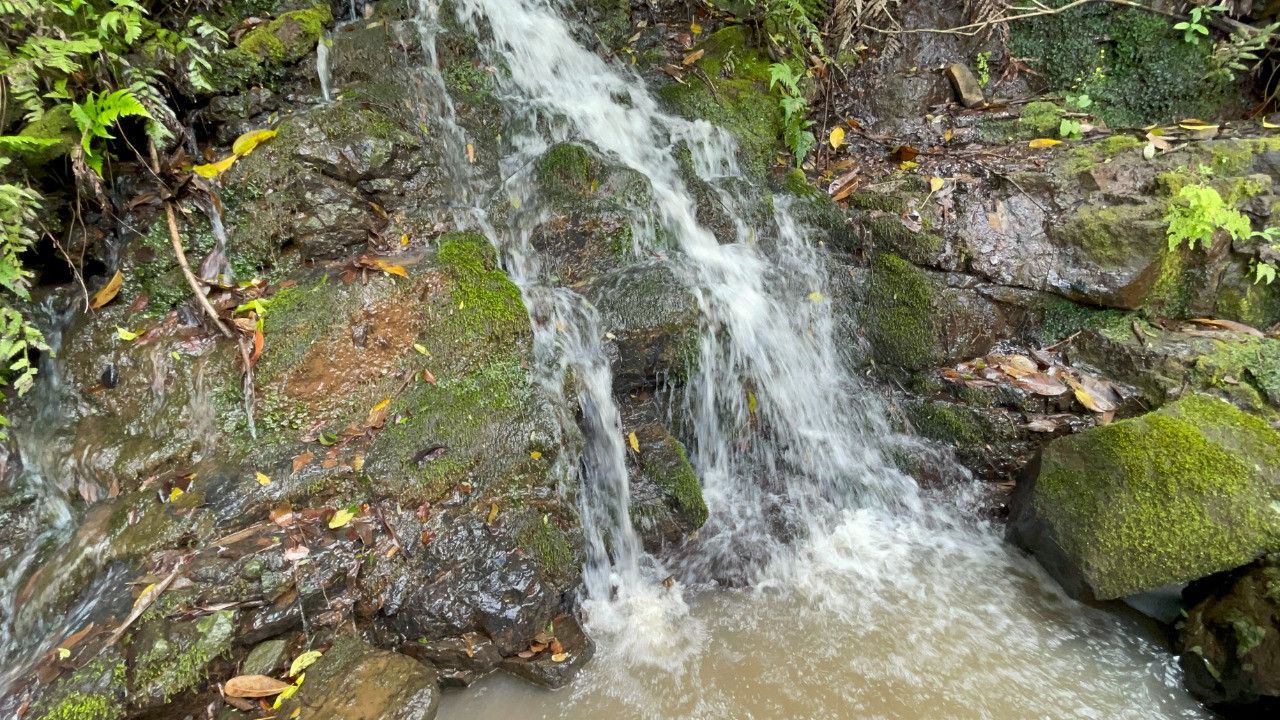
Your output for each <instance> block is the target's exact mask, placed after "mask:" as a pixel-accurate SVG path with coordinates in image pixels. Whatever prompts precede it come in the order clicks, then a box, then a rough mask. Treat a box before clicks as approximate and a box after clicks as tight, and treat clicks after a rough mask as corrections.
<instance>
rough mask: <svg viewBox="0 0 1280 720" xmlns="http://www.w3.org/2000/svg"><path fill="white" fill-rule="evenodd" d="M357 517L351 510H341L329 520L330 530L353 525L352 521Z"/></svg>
mask: <svg viewBox="0 0 1280 720" xmlns="http://www.w3.org/2000/svg"><path fill="white" fill-rule="evenodd" d="M355 516H356V514H355V513H353V512H351V511H350V510H348V509H346V508H340V509H339V510H338V511H337V512H335V513H334V514H333V517H331V518H329V529H330V530H337V529H339V528H344V527H346V526H348V525H350V524H351V519H352V518H354V517H355Z"/></svg>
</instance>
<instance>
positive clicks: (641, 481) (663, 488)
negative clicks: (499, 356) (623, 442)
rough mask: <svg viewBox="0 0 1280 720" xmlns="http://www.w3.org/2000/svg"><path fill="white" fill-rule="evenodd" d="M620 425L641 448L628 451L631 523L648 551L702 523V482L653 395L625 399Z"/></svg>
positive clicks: (680, 539)
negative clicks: (633, 437) (632, 435)
mask: <svg viewBox="0 0 1280 720" xmlns="http://www.w3.org/2000/svg"><path fill="white" fill-rule="evenodd" d="M622 425H623V431H624V432H626V433H628V434H629V433H635V436H636V443H637V444H638V445H639V446H640V450H639V452H633V453H628V470H629V473H630V479H631V481H630V485H629V488H630V492H631V504H630V508H631V523H632V525H633V526H634V527H635V530H636V532H637V533H639V534H640V538H641V540H642V541H643V542H644V546H645V549H646V550H648V551H650V552H658V551H660V550H661V549H663V548H667V547H672V546H675V545H679V544H680V543H682V542H683V541H684V540H685V539H686V538H688V537H689V536H690V535H691V534H692V533H694V532H696V531H697V530H698V528H700V527H702V526H703V525H704V524H705V523H706V521H707V504H706V500H705V499H704V498H703V496H702V485H701V482H700V480H699V479H698V475H697V473H696V472H695V471H694V469H693V465H692V464H691V463H690V462H689V456H688V454H687V452H686V451H685V447H684V445H683V444H682V443H681V442H680V441H679V440H677V439H676V438H675V437H674V436H673V435H672V434H671V431H670V430H669V429H668V427H667V423H666V422H665V420H664V413H663V412H662V411H661V408H660V403H659V402H658V400H657V399H656V398H653V397H649V396H647V395H641V396H633V397H628V398H627V399H626V400H625V401H624V402H623V405H622Z"/></svg>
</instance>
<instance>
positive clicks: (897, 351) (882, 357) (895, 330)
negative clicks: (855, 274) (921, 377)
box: [863, 253, 941, 371]
mask: <svg viewBox="0 0 1280 720" xmlns="http://www.w3.org/2000/svg"><path fill="white" fill-rule="evenodd" d="M933 296H934V287H933V284H932V283H931V282H930V281H929V278H928V277H927V276H926V275H925V274H924V271H922V270H920V269H919V268H917V267H915V266H914V265H912V264H911V263H909V262H907V261H906V260H903V259H902V258H901V257H898V256H897V255H894V254H892V253H882V254H879V255H876V257H875V258H874V259H873V260H872V264H871V282H870V285H869V286H868V289H867V298H866V305H865V308H864V310H863V312H864V323H865V327H866V329H867V338H868V340H869V341H870V342H871V349H872V353H873V355H874V357H875V360H876V362H877V363H879V364H881V365H884V366H887V367H888V368H891V369H896V370H905V371H917V370H922V369H924V368H927V367H931V366H933V365H934V364H936V363H937V362H938V360H939V359H940V356H941V353H940V352H939V350H938V348H937V346H936V344H935V340H934V325H933Z"/></svg>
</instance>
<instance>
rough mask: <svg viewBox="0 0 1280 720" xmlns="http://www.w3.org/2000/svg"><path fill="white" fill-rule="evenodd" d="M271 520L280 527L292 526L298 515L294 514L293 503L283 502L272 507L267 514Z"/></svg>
mask: <svg viewBox="0 0 1280 720" xmlns="http://www.w3.org/2000/svg"><path fill="white" fill-rule="evenodd" d="M267 517H268V518H270V519H271V522H273V523H275V524H276V525H279V526H280V527H286V528H287V527H291V526H292V525H293V524H294V522H295V521H296V520H297V516H295V515H294V514H293V505H291V504H290V503H288V502H282V503H280V504H279V505H277V506H275V507H273V508H271V512H270V513H268V514H267Z"/></svg>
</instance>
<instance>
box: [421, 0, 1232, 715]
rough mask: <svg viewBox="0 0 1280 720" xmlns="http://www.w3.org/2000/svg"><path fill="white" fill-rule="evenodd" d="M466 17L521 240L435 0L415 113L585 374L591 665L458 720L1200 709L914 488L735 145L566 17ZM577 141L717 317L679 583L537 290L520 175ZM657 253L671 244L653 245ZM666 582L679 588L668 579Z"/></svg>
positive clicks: (955, 507) (546, 369)
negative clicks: (714, 204) (751, 187)
mask: <svg viewBox="0 0 1280 720" xmlns="http://www.w3.org/2000/svg"><path fill="white" fill-rule="evenodd" d="M453 4H454V6H455V7H456V10H457V13H458V19H459V21H460V22H461V23H462V24H463V25H464V26H465V27H467V28H469V29H470V31H471V32H472V33H473V34H475V35H476V36H477V37H478V38H482V44H483V45H484V47H485V49H486V51H487V52H488V53H489V54H490V58H489V59H490V61H491V62H492V64H493V65H494V66H497V67H501V68H503V72H501V73H499V78H498V80H499V84H500V94H501V96H502V98H503V101H504V104H505V107H506V110H507V113H508V115H509V118H508V120H509V123H508V126H509V127H508V132H506V133H505V134H506V136H507V142H508V143H509V145H510V146H511V148H512V150H511V154H510V156H509V157H508V158H506V159H505V161H504V162H503V164H502V169H503V177H504V179H505V180H504V186H503V188H501V190H503V191H505V192H506V194H507V195H509V196H510V197H511V198H512V200H513V202H512V206H513V207H515V208H518V209H517V210H516V211H515V212H513V213H512V214H511V217H510V219H509V222H507V223H506V224H505V227H502V228H495V227H492V226H490V224H489V222H488V220H487V218H486V217H485V215H484V213H483V212H482V210H481V209H480V208H482V207H483V200H482V198H483V197H485V193H486V192H493V191H494V188H482V187H478V185H477V180H476V178H475V177H473V174H472V173H471V171H470V170H469V169H468V167H467V162H466V160H465V159H464V158H463V157H462V156H460V155H458V153H459V152H460V151H462V150H463V148H465V145H466V137H465V130H463V129H462V128H461V127H459V126H458V124H457V122H456V119H455V115H454V108H453V105H452V102H451V100H450V99H449V98H448V96H447V93H445V88H444V83H443V82H442V81H441V79H440V76H439V67H438V65H437V59H436V53H435V48H434V41H435V34H436V33H438V32H439V29H440V25H439V22H438V20H439V18H438V16H437V13H438V3H437V2H436V1H435V0H419V29H420V30H421V32H422V41H423V45H424V47H425V48H426V54H427V56H428V58H429V60H430V65H431V66H430V67H428V68H426V69H424V71H423V86H424V88H425V89H426V90H427V93H426V96H427V97H428V98H429V99H430V101H429V102H428V103H427V105H426V107H425V108H424V116H430V119H431V121H432V123H433V124H434V126H435V127H440V128H441V129H442V130H443V132H444V136H445V138H446V146H447V147H450V149H451V155H453V157H452V159H451V160H450V167H451V169H453V170H454V177H455V179H457V180H458V181H459V182H458V187H460V188H462V190H461V191H460V193H459V197H458V198H457V201H458V204H457V207H458V212H457V213H456V215H457V219H458V222H459V224H461V225H465V226H469V227H474V228H478V229H480V230H482V231H483V232H485V233H486V235H488V236H489V237H490V239H491V240H492V241H493V242H494V244H495V245H496V246H497V247H498V248H499V250H500V251H501V253H502V257H503V260H504V264H505V266H506V268H507V270H508V271H509V273H510V274H511V276H512V278H513V280H514V281H515V282H516V283H517V284H518V285H520V287H521V289H522V291H523V293H524V296H525V299H526V302H527V303H528V305H529V308H530V315H531V319H532V321H533V326H534V329H535V351H536V353H537V357H538V368H539V370H540V375H541V377H542V378H543V379H544V383H545V384H546V386H547V389H548V392H549V393H552V394H558V393H561V392H562V388H563V387H564V382H563V381H564V379H565V378H566V377H572V378H573V379H574V382H575V386H574V388H575V391H576V392H577V395H578V396H577V405H578V406H579V407H580V409H581V415H582V418H581V421H580V422H579V425H580V426H581V434H582V438H583V441H582V447H581V459H582V462H581V463H580V467H574V468H568V467H566V468H564V471H565V473H566V477H567V478H568V479H569V480H570V481H574V480H575V479H576V481H577V483H578V487H579V488H580V491H579V500H580V507H581V511H582V521H583V527H584V531H585V533H586V536H587V540H588V564H587V567H586V568H585V578H586V587H587V593H588V598H587V601H586V602H585V603H584V610H585V612H586V614H587V620H588V629H589V630H590V631H591V633H592V634H593V636H594V637H595V638H596V639H597V642H598V644H599V646H600V647H599V651H598V654H597V658H596V660H594V661H593V663H592V664H591V665H590V666H588V669H587V670H586V672H585V673H584V674H583V675H582V676H581V677H580V679H579V680H578V681H576V683H575V684H574V685H573V687H571V688H570V689H568V690H567V691H563V692H560V693H555V694H552V693H546V692H543V691H538V690H535V689H531V688H527V687H524V686H521V685H519V684H517V683H515V682H514V681H511V680H505V679H500V678H495V679H490V680H489V681H486V683H485V684H484V686H483V687H482V688H481V689H479V690H478V691H474V692H469V693H464V694H460V695H457V696H454V697H452V698H450V699H449V700H447V702H446V704H445V708H444V710H443V715H444V717H457V718H462V717H471V718H487V717H494V718H497V717H506V716H515V715H518V716H521V717H548V718H554V717H609V718H630V717H637V718H639V717H699V718H703V717H706V718H736V717H814V718H819V717H833V718H836V717H841V718H843V717H853V716H856V717H870V718H879V717H884V718H926V717H927V718H932V717H955V718H961V717H965V718H967V717H973V718H1027V717H1053V718H1068V717H1070V718H1135V719H1137V718H1161V717H1164V718H1197V717H1207V715H1206V714H1205V713H1204V712H1203V711H1202V710H1201V709H1200V708H1199V707H1198V706H1197V705H1196V703H1194V702H1193V701H1192V700H1191V699H1189V698H1188V697H1187V696H1186V695H1185V693H1183V691H1181V690H1180V689H1179V682H1178V677H1177V674H1176V669H1175V668H1176V663H1174V662H1173V660H1172V659H1171V658H1170V657H1169V656H1168V655H1167V654H1166V653H1164V652H1163V651H1162V649H1161V648H1160V646H1159V644H1158V643H1155V642H1153V641H1151V640H1148V639H1146V635H1147V633H1146V632H1145V631H1144V630H1143V629H1142V628H1141V627H1140V626H1139V625H1137V624H1135V623H1133V622H1132V621H1129V620H1123V619H1119V618H1117V617H1114V616H1112V615H1110V614H1106V613H1103V612H1101V611H1098V610H1094V609H1091V608H1088V607H1085V606H1082V605H1080V604H1078V603H1075V602H1073V601H1071V600H1069V599H1067V598H1065V597H1063V596H1062V594H1061V593H1060V592H1059V591H1058V589H1057V588H1056V586H1054V585H1053V584H1052V581H1050V580H1049V579H1048V578H1047V577H1046V576H1045V575H1044V574H1043V573H1042V572H1041V571H1040V570H1039V569H1038V568H1037V567H1036V566H1035V565H1034V564H1033V563H1031V562H1030V561H1028V560H1027V559H1025V558H1024V557H1022V556H1021V555H1020V554H1019V553H1017V552H1016V551H1013V550H1011V549H1009V548H1008V547H1006V546H1005V545H1004V543H1003V542H1001V540H1000V538H999V534H998V531H997V530H994V529H991V528H988V527H986V526H985V525H984V524H983V523H981V522H980V521H977V520H974V519H971V518H970V517H969V515H968V514H967V513H966V512H965V508H964V507H963V505H964V503H963V501H957V500H956V499H955V498H950V499H945V498H930V497H925V496H923V495H922V494H921V493H920V491H919V490H918V489H917V487H916V485H915V483H914V482H913V481H912V480H911V479H910V478H909V477H907V476H905V475H904V474H903V473H901V472H899V471H898V470H897V469H896V468H894V467H893V465H892V464H891V463H890V462H889V461H888V460H887V458H886V451H887V449H888V448H889V447H890V446H891V444H892V443H895V442H899V441H900V439H897V438H895V437H894V435H893V433H892V432H891V430H890V428H889V427H888V424H887V422H886V420H885V416H884V413H883V410H882V409H881V408H880V407H879V406H878V405H877V403H876V402H875V400H874V399H873V398H872V396H871V394H870V393H869V392H867V391H866V390H864V389H863V388H861V387H860V385H859V383H858V382H857V381H856V380H855V378H854V377H853V376H852V375H851V374H850V373H849V371H848V369H847V368H846V365H845V362H844V354H843V353H842V352H841V348H840V346H839V343H838V342H837V339H836V332H835V329H836V328H835V319H834V317H833V313H832V308H831V305H830V302H829V301H828V300H827V299H826V298H828V297H830V295H831V293H830V291H829V290H828V287H827V286H828V279H827V272H826V268H825V251H824V250H823V249H822V248H820V247H816V246H815V245H814V244H813V243H811V242H809V241H808V240H807V238H806V229H805V228H804V227H803V226H802V225H801V224H800V223H799V222H798V221H797V220H796V218H795V217H794V216H793V214H792V213H791V211H790V207H789V204H788V202H787V200H786V199H785V198H776V199H775V202H774V205H773V208H774V210H773V214H772V217H765V218H762V219H761V220H760V221H759V222H754V223H753V222H752V221H751V220H750V218H752V217H753V216H754V215H758V213H756V212H754V210H755V208H753V207H751V206H750V202H751V201H750V200H747V199H744V198H743V197H740V196H739V194H738V193H737V192H735V191H733V190H732V189H731V188H732V187H734V183H733V182H732V181H734V180H737V179H740V172H739V170H738V168H737V164H736V160H735V157H736V146H735V143H734V139H733V138H732V137H731V136H729V135H728V134H727V133H725V132H724V131H722V130H720V129H718V128H715V127H713V126H711V125H710V124H707V123H705V122H690V121H687V120H684V119H681V118H676V117H673V116H670V115H668V114H666V113H665V112H663V111H662V110H661V109H660V108H659V107H658V105H657V103H656V102H655V100H654V98H653V97H652V96H651V95H650V93H649V92H648V90H647V88H646V87H645V86H644V84H643V82H642V81H641V80H640V79H639V78H637V77H635V76H634V74H633V73H631V72H630V71H629V70H627V69H626V68H623V67H620V66H617V65H614V64H611V63H609V62H606V61H605V60H603V59H601V58H600V57H598V56H597V55H595V54H594V53H593V52H591V51H589V50H587V49H586V48H585V47H583V46H582V45H581V44H580V43H579V42H578V41H577V39H576V38H575V37H574V34H573V32H572V31H571V29H570V27H569V26H568V24H567V23H566V22H565V21H564V18H563V16H562V14H561V12H560V8H559V7H558V6H557V4H556V3H554V2H551V1H550V0H454V3H453ZM562 140H573V141H576V142H580V143H583V144H585V145H588V146H590V147H591V148H592V149H593V150H594V152H596V153H598V154H599V155H600V156H602V157H603V158H605V159H606V160H607V161H609V162H611V163H614V164H617V165H620V166H624V167H627V168H630V169H632V170H634V171H637V172H639V173H640V174H642V175H643V176H645V177H646V178H647V179H648V181H649V183H650V185H651V188H652V193H651V197H652V203H651V204H650V205H649V206H648V207H645V208H642V211H643V212H642V215H641V216H639V217H637V230H638V232H637V233H636V237H637V238H639V240H638V242H639V243H641V244H642V245H645V244H648V245H649V247H644V248H642V249H643V250H646V251H653V252H654V253H658V254H665V255H669V256H670V257H671V262H672V263H673V265H674V267H675V269H676V270H677V272H678V274H679V275H680V277H682V278H683V279H684V281H685V282H686V283H687V286H688V288H689V289H690V290H691V291H692V292H693V293H694V294H695V296H696V298H697V301H698V304H699V308H700V310H701V316H702V321H703V332H702V341H701V346H700V350H699V355H700V356H699V358H698V364H697V372H696V374H695V375H694V377H693V378H691V379H690V381H689V383H688V388H687V391H686V393H685V395H684V400H683V403H682V405H681V407H680V408H679V409H678V410H679V412H681V413H683V414H684V415H685V418H684V419H685V420H687V423H686V424H687V426H688V427H689V428H690V431H691V434H692V437H690V438H688V439H689V440H690V450H691V455H692V460H693V462H694V464H695V466H696V468H697V470H698V473H699V475H700V477H701V479H702V481H703V484H704V488H705V495H706V499H707V504H708V506H709V508H710V511H711V519H710V520H709V522H708V524H707V526H706V527H705V528H704V529H703V531H702V532H701V533H700V536H699V538H698V539H697V540H696V541H695V542H694V543H693V544H691V545H690V547H689V548H687V549H685V550H684V551H683V552H682V553H681V554H680V555H679V557H678V559H677V558H669V559H667V561H666V562H667V563H669V564H670V567H664V565H663V561H661V560H659V559H656V558H651V557H647V556H646V555H645V554H644V553H643V552H642V551H641V550H640V546H639V541H638V540H637V538H636V535H635V533H634V531H633V529H632V528H631V526H630V519H629V514H628V512H627V504H626V503H627V491H628V488H627V474H626V468H625V462H624V459H625V448H624V445H623V428H622V426H621V423H620V420H619V413H618V409H617V407H616V404H615V402H614V399H613V396H612V378H611V377H610V372H609V365H608V362H607V360H606V358H605V356H604V353H603V349H602V346H601V342H602V339H601V334H602V333H601V330H600V327H599V323H598V319H597V317H596V313H595V310H594V308H592V307H591V306H590V304H589V303H587V302H586V301H585V300H584V299H583V298H582V297H580V296H578V295H576V294H575V293H573V292H571V291H569V290H567V289H564V288H559V287H556V286H554V285H553V284H551V283H549V282H548V281H547V280H546V279H545V278H544V273H543V272H542V270H541V269H540V266H541V264H540V262H539V258H538V256H537V253H536V252H535V251H534V250H533V248H532V246H531V243H530V240H529V238H530V234H531V232H532V229H533V228H535V227H536V226H537V225H538V224H539V223H540V222H542V221H544V220H545V219H546V218H547V215H545V213H544V211H542V210H539V207H538V203H537V196H536V188H534V187H532V186H533V185H534V183H533V182H532V180H531V178H529V177H528V170H527V168H528V167H529V165H530V161H531V160H532V159H533V158H536V157H537V156H538V155H539V154H540V153H541V152H542V151H544V150H545V149H546V148H547V147H548V146H549V145H550V143H551V142H553V141H562ZM681 146H683V147H685V148H687V149H688V151H689V152H690V154H691V156H692V159H693V165H694V167H695V169H696V171H697V173H698V175H699V176H700V177H701V178H702V180H704V181H705V182H707V183H709V184H710V185H711V187H713V188H715V189H716V192H717V193H718V195H719V198H718V199H719V201H720V203H721V204H722V205H723V206H724V208H725V210H726V213H727V215H728V216H729V217H731V218H733V219H734V220H735V223H736V231H735V233H734V235H733V236H732V237H716V236H715V235H714V234H713V233H712V232H711V231H709V230H708V229H707V228H706V227H704V226H703V225H701V224H700V223H699V222H698V220H697V218H696V213H695V203H694V199H693V195H692V194H691V192H690V189H689V188H688V187H687V186H686V183H685V181H684V180H683V179H682V178H681V174H680V166H679V163H678V161H677V149H678V148H680V147H681ZM655 226H656V227H657V228H658V229H660V230H661V232H660V233H657V232H653V231H652V230H653V228H654V227H655ZM645 230H648V231H647V232H646V231H645ZM659 236H661V237H664V238H670V239H671V240H672V241H673V242H674V247H670V248H668V247H657V246H656V244H657V241H656V238H657V237H659ZM562 406H563V407H567V404H566V403H562ZM563 421H564V423H563V424H564V426H565V427H566V430H567V431H568V430H570V429H571V428H572V426H573V424H574V419H573V418H563ZM575 472H576V473H578V474H577V475H576V476H575V475H574V473H575ZM668 571H670V572H673V573H675V574H676V576H677V577H679V578H680V579H681V580H682V581H683V582H682V583H677V584H676V585H675V586H674V587H672V588H670V589H668V588H665V587H663V586H662V584H661V579H662V578H663V577H665V576H666V573H667V572H668ZM723 581H729V582H732V583H733V584H734V585H738V586H741V589H735V590H725V589H718V588H719V587H720V584H721V583H722V582H723Z"/></svg>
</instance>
